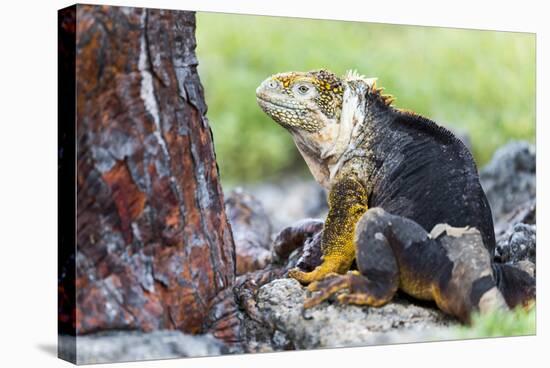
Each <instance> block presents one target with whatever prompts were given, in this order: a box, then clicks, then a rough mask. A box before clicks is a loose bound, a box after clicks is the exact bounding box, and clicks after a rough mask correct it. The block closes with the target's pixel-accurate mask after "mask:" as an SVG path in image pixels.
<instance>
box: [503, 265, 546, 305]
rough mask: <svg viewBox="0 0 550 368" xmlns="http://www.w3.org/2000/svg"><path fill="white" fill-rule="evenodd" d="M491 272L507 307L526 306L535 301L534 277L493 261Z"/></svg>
mask: <svg viewBox="0 0 550 368" xmlns="http://www.w3.org/2000/svg"><path fill="white" fill-rule="evenodd" d="M493 274H494V277H495V280H496V284H497V287H498V289H499V290H500V292H501V293H502V295H503V296H504V300H506V304H508V307H510V308H515V307H517V306H519V305H521V306H524V307H528V306H529V305H530V304H531V303H532V302H534V301H535V296H536V288H535V278H534V277H532V276H531V275H529V274H528V273H527V272H525V271H523V270H521V269H519V268H517V267H514V266H510V265H507V264H502V263H494V264H493Z"/></svg>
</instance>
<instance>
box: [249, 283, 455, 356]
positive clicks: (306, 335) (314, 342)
mask: <svg viewBox="0 0 550 368" xmlns="http://www.w3.org/2000/svg"><path fill="white" fill-rule="evenodd" d="M305 297H306V290H305V288H303V287H302V286H301V285H300V284H299V283H298V282H297V281H296V280H293V279H278V280H274V281H272V282H271V283H269V284H266V285H264V286H262V287H261V288H260V290H259V291H258V295H257V306H258V308H259V310H260V311H261V312H262V313H263V315H264V318H265V320H266V322H267V323H268V324H271V325H272V326H273V328H274V331H275V333H274V334H273V337H272V339H275V338H277V339H279V340H282V341H284V342H285V343H286V346H289V345H290V343H291V345H292V346H293V347H294V348H296V349H311V348H320V347H344V346H354V345H355V346H357V345H371V344H381V343H396V342H412V341H431V340H437V339H442V338H445V337H446V336H447V332H446V331H445V329H444V327H448V326H450V325H454V324H457V323H458V322H456V321H455V320H454V319H452V318H450V317H447V316H445V315H444V314H443V313H442V312H440V311H439V310H437V309H434V308H429V307H421V306H418V305H413V304H411V303H409V302H408V301H406V300H400V299H396V300H395V301H393V302H391V303H389V304H387V305H385V306H383V307H379V308H375V307H359V306H353V305H338V304H333V303H327V302H325V303H322V304H320V305H318V306H316V307H314V308H311V309H308V310H306V311H305V312H303V302H304V299H305ZM275 334H277V336H275ZM274 348H276V347H274Z"/></svg>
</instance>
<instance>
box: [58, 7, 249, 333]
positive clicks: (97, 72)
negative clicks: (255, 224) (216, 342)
mask: <svg viewBox="0 0 550 368" xmlns="http://www.w3.org/2000/svg"><path fill="white" fill-rule="evenodd" d="M194 31H195V15H194V13H192V12H185V11H163V10H152V9H140V8H123V7H120V8H119V7H107V6H81V5H78V6H77V7H76V103H77V132H76V142H77V158H76V159H77V180H76V181H77V219H76V227H77V233H76V242H77V254H76V313H75V320H74V322H73V323H74V327H75V329H76V334H85V333H90V332H95V331H102V330H109V329H139V330H143V331H151V330H155V329H179V330H181V331H183V332H187V333H204V332H207V331H213V332H214V334H215V335H216V336H218V337H220V338H224V339H225V340H227V341H233V340H235V339H236V338H237V336H236V334H237V332H236V331H237V329H238V326H237V325H236V318H235V302H234V298H233V294H232V293H231V287H232V285H233V283H234V278H235V254H234V252H235V251H234V245H233V238H232V235H231V230H230V227H229V225H228V221H227V218H226V214H225V211H224V204H223V193H222V190H221V187H220V183H219V177H218V168H217V165H216V160H215V155H214V150H213V143H212V135H211V131H210V127H209V124H208V121H207V119H206V117H205V113H206V105H205V103H204V96H203V88H202V85H201V83H200V80H199V77H198V74H197V70H196V66H197V59H196V56H195V46H196V42H195V35H194ZM60 32H62V31H60ZM60 36H61V34H60ZM60 57H61V56H60ZM65 103H68V104H70V103H72V101H70V100H69V101H65ZM66 195H70V193H66ZM62 312H63V311H62Z"/></svg>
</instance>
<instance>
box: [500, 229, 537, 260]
mask: <svg viewBox="0 0 550 368" xmlns="http://www.w3.org/2000/svg"><path fill="white" fill-rule="evenodd" d="M536 236H537V225H530V224H524V223H522V222H520V223H517V224H515V225H514V226H513V227H512V228H511V229H509V231H507V232H506V233H505V235H504V236H501V237H500V239H499V240H498V242H497V248H496V256H497V257H498V259H499V260H500V261H501V262H505V263H508V262H509V263H513V264H515V263H518V262H520V261H525V260H527V261H529V262H531V263H533V264H535V263H536V255H537V250H536Z"/></svg>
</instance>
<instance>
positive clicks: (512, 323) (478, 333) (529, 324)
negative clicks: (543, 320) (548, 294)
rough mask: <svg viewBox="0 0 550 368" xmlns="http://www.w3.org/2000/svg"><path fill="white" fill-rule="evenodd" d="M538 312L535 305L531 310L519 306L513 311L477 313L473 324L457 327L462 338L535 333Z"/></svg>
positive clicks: (459, 336)
mask: <svg viewBox="0 0 550 368" xmlns="http://www.w3.org/2000/svg"><path fill="white" fill-rule="evenodd" d="M536 322H537V320H536V314H535V308H534V307H533V308H532V309H531V310H529V311H525V310H524V309H522V308H517V309H516V310H513V311H511V312H494V313H491V314H487V315H484V316H481V315H476V316H474V318H473V320H472V325H471V326H463V327H459V328H457V329H456V337H457V338H460V339H465V338H466V339H467V338H479V337H498V336H521V335H534V334H535V333H536Z"/></svg>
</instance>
